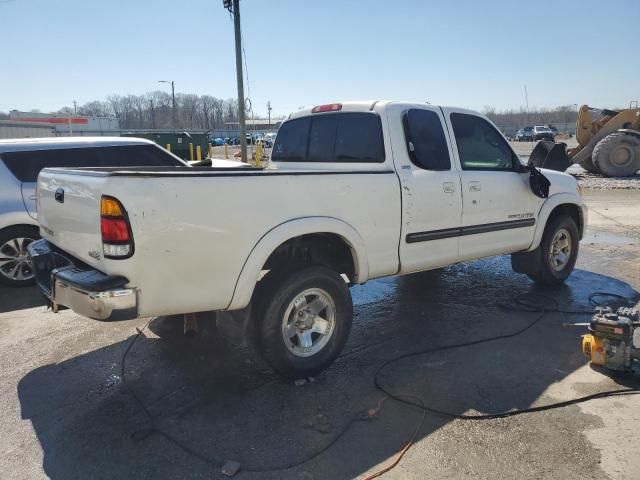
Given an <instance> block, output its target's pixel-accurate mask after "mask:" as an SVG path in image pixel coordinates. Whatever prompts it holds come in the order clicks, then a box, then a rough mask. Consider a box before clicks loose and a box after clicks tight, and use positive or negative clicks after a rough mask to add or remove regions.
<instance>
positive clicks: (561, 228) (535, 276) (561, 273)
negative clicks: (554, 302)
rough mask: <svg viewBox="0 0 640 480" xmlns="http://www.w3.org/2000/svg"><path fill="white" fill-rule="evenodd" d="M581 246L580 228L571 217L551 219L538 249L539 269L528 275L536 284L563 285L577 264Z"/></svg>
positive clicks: (564, 216) (562, 216) (561, 216)
mask: <svg viewBox="0 0 640 480" xmlns="http://www.w3.org/2000/svg"><path fill="white" fill-rule="evenodd" d="M579 245H580V243H579V233H578V227H577V226H576V223H575V222H574V221H573V219H572V218H571V217H569V216H567V215H559V216H557V217H555V218H553V219H551V220H550V221H549V222H548V223H547V226H546V228H545V230H544V233H543V235H542V241H541V242H540V246H539V247H538V248H539V249H540V251H539V255H538V256H537V258H538V261H539V262H540V263H539V265H537V267H538V268H536V269H535V270H536V271H535V272H528V273H527V275H528V276H529V278H531V279H532V280H534V281H535V282H536V283H541V284H543V285H547V286H554V285H559V284H561V283H563V282H564V281H565V280H566V279H567V277H568V276H569V275H571V272H572V271H573V267H574V266H575V264H576V260H577V258H578V248H579Z"/></svg>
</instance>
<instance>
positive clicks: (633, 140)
mask: <svg viewBox="0 0 640 480" xmlns="http://www.w3.org/2000/svg"><path fill="white" fill-rule="evenodd" d="M576 140H577V141H578V146H577V147H574V148H570V149H568V150H567V148H566V147H567V145H566V144H565V143H553V142H550V141H541V142H539V143H538V145H536V148H534V149H533V152H531V156H530V157H529V163H530V164H531V165H533V166H536V167H543V168H550V169H552V170H560V171H564V170H566V169H567V168H568V167H569V166H570V165H571V164H572V163H578V164H580V166H582V168H584V169H585V170H587V171H588V172H591V173H600V174H603V175H606V176H609V177H628V176H631V175H634V174H635V173H636V172H637V171H638V170H640V108H637V105H636V108H627V109H624V110H607V109H598V108H591V107H589V106H588V105H582V107H580V111H579V112H578V118H577V121H576Z"/></svg>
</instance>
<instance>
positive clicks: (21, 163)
mask: <svg viewBox="0 0 640 480" xmlns="http://www.w3.org/2000/svg"><path fill="white" fill-rule="evenodd" d="M2 160H3V161H4V163H5V165H6V166H7V168H8V169H9V170H10V171H11V173H13V175H15V177H16V178H17V179H18V180H20V181H21V182H35V181H36V180H37V178H38V174H39V173H40V170H42V169H43V168H48V167H72V168H76V167H156V166H157V167H179V166H184V164H183V163H181V162H179V161H178V160H176V159H175V158H174V157H173V156H171V155H169V154H168V153H166V152H164V151H163V150H162V149H161V148H159V147H156V146H154V145H127V146H120V147H90V148H67V149H58V150H36V151H32V152H9V153H3V154H2Z"/></svg>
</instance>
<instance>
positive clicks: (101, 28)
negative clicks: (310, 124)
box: [0, 0, 640, 114]
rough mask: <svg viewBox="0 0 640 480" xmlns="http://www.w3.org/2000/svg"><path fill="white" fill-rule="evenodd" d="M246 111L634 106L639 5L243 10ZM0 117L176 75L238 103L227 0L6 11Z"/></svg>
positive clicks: (1, 17) (344, 5) (15, 4)
mask: <svg viewBox="0 0 640 480" xmlns="http://www.w3.org/2000/svg"><path fill="white" fill-rule="evenodd" d="M241 7H242V12H241V13H242V23H243V31H244V40H245V49H246V55H247V62H248V70H249V72H248V73H249V81H250V82H249V87H250V91H251V97H252V101H253V105H254V109H255V110H256V112H257V113H259V114H265V113H266V108H265V104H266V102H267V101H268V100H270V101H271V103H272V106H273V108H274V111H273V114H285V113H288V112H290V111H293V110H296V109H297V108H298V107H300V106H307V105H312V104H318V103H327V102H331V101H335V100H356V99H383V98H385V99H403V100H417V101H430V102H431V103H437V104H448V105H456V106H462V107H468V108H473V109H478V110H479V109H482V108H483V107H484V106H485V105H491V106H494V107H496V108H498V109H504V108H518V107H520V106H522V105H524V104H525V98H524V85H525V84H526V85H527V89H528V92H529V104H530V106H532V107H533V106H537V107H552V106H556V105H562V104H573V103H588V104H591V105H594V106H608V107H616V106H624V105H627V104H628V102H629V100H635V99H639V98H640V83H639V79H640V62H639V61H638V58H639V57H638V51H637V36H638V30H637V28H638V26H637V25H638V21H639V20H640V1H639V0H617V1H615V2H607V1H603V0H556V1H548V0H536V1H534V2H528V1H526V2H514V1H502V0H496V1H473V0H458V1H445V0H441V1H430V0H423V1H419V0H395V1H388V0H387V1H383V0H369V1H365V0H351V1H350V0H322V1H319V0H316V1H312V0H242V1H241ZM0 45H2V48H1V49H0V51H1V52H2V54H1V56H0V111H7V110H9V109H13V108H16V109H21V110H29V109H32V108H39V109H41V110H43V111H50V110H57V109H59V108H60V107H62V106H65V105H71V103H72V101H73V100H76V101H77V102H78V103H79V104H82V103H85V102H87V101H90V100H95V99H98V100H104V99H105V97H106V96H107V95H109V94H113V93H118V94H128V93H132V94H141V93H144V92H147V91H150V90H154V89H164V88H166V86H165V85H162V84H158V83H157V82H156V81H157V80H160V79H169V80H175V82H176V89H177V91H180V92H186V93H199V94H205V93H206V94H210V95H214V96H216V97H221V98H229V97H234V96H235V93H236V90H235V89H236V85H235V63H234V50H233V23H232V21H231V20H230V18H229V15H228V13H227V12H226V11H225V10H224V9H223V7H222V0H182V1H180V2H177V1H170V0H127V1H123V0H101V1H98V0H0Z"/></svg>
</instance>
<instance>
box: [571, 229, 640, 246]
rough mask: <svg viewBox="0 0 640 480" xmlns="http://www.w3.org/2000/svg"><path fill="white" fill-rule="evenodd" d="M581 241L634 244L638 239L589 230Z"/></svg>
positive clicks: (594, 243) (605, 243)
mask: <svg viewBox="0 0 640 480" xmlns="http://www.w3.org/2000/svg"><path fill="white" fill-rule="evenodd" d="M582 243H585V244H591V245H596V244H597V245H636V244H637V243H638V241H637V240H636V239H635V238H631V237H625V236H624V235H616V234H615V233H610V232H590V233H587V234H586V235H585V236H584V237H583V239H582Z"/></svg>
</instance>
